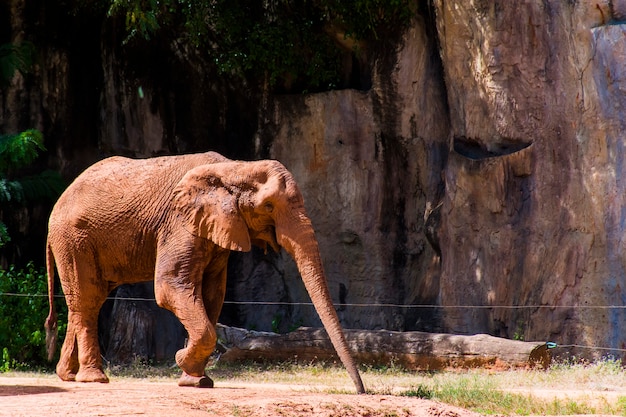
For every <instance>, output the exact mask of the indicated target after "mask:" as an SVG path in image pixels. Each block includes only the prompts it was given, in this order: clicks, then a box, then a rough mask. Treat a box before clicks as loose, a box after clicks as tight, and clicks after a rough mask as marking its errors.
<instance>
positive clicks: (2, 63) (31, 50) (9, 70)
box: [0, 42, 35, 84]
mask: <svg viewBox="0 0 626 417" xmlns="http://www.w3.org/2000/svg"><path fill="white" fill-rule="evenodd" d="M34 62H35V46H34V45H33V44H32V43H30V42H22V43H21V44H19V45H15V44H12V43H7V44H3V45H0V84H7V83H8V82H9V81H11V79H12V78H13V75H15V71H19V72H21V73H22V74H26V73H28V72H29V71H30V69H31V68H32V66H33V63H34Z"/></svg>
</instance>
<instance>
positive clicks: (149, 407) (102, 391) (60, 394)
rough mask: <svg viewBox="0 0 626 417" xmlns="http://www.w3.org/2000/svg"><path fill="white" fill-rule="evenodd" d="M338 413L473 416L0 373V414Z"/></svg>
mask: <svg viewBox="0 0 626 417" xmlns="http://www.w3.org/2000/svg"><path fill="white" fill-rule="evenodd" d="M68 415H69V416H180V417H183V416H185V417H186V416H192V417H195V416H203V417H208V416H235V417H244V416H254V417H289V416H298V417H300V416H302V417H304V416H307V417H309V416H312V417H321V416H324V417H326V416H328V417H330V416H339V417H396V416H397V417H409V416H436V417H473V416H478V414H476V413H472V412H469V411H467V410H463V409H460V408H456V407H451V406H449V405H446V404H442V403H438V402H434V401H428V400H423V399H418V398H409V397H397V396H388V395H349V394H328V393H324V392H311V390H310V389H307V390H306V391H303V387H297V386H296V387H292V386H288V385H262V384H243V383H242V384H239V383H237V384H228V383H224V384H219V383H218V384H217V387H216V388H213V389H198V388H180V387H178V386H177V385H176V383H175V382H172V381H160V382H151V381H147V380H133V379H120V380H113V381H111V382H110V383H109V384H80V383H73V382H62V381H60V380H59V379H57V378H56V377H52V376H51V377H47V376H46V377H0V416H12V417H17V416H29V417H34V416H42V417H43V416H46V417H48V416H68Z"/></svg>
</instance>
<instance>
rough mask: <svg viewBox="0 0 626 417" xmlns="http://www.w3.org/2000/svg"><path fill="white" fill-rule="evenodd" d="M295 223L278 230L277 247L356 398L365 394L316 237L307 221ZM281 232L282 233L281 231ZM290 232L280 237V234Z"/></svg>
mask: <svg viewBox="0 0 626 417" xmlns="http://www.w3.org/2000/svg"><path fill="white" fill-rule="evenodd" d="M299 217H300V218H299V219H298V220H297V221H296V222H297V223H299V227H294V228H292V227H289V228H279V227H277V230H276V235H277V238H278V243H279V244H280V245H281V246H282V247H283V248H285V250H287V252H288V253H289V254H290V255H291V256H292V257H293V259H294V260H295V261H296V264H297V266H298V270H299V271H300V275H301V276H302V280H303V281H304V285H305V287H306V290H307V291H308V293H309V296H310V297H311V301H312V302H313V305H314V306H315V310H317V314H318V315H319V316H320V319H321V320H322V324H323V325H324V328H325V329H326V332H327V333H328V337H329V338H330V341H331V342H332V344H333V346H334V347H335V351H336V352H337V355H338V356H339V359H340V360H341V362H342V363H343V365H344V366H345V367H346V370H347V371H348V374H349V375H350V377H351V378H352V381H354V385H355V386H356V390H357V392H358V393H359V394H363V393H365V388H364V386H363V381H362V380H361V376H360V374H359V371H358V369H357V367H356V365H355V363H354V359H353V358H352V355H351V354H350V349H349V348H348V344H347V342H346V339H345V336H344V334H343V330H342V329H341V324H340V323H339V317H337V312H336V311H335V307H334V306H333V303H332V299H331V296H330V292H329V291H328V284H327V282H326V276H325V274H324V269H323V267H322V262H321V257H320V254H319V248H318V245H317V240H316V239H315V234H314V232H313V228H312V226H311V223H310V220H309V219H308V218H307V217H306V216H304V215H301V216H299ZM281 229H282V230H281ZM287 230H288V231H289V232H287V233H288V234H286V233H282V231H287Z"/></svg>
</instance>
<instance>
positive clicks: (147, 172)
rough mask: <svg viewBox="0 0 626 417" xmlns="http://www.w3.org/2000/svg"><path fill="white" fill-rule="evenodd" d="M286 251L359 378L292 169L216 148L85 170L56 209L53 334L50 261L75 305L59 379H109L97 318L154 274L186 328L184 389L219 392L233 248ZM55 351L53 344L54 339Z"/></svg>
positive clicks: (51, 249)
mask: <svg viewBox="0 0 626 417" xmlns="http://www.w3.org/2000/svg"><path fill="white" fill-rule="evenodd" d="M252 244H254V245H257V246H260V247H262V248H267V246H268V245H269V246H270V247H272V248H273V249H274V250H279V247H281V246H282V247H283V248H285V250H286V251H287V252H288V253H289V254H290V255H291V256H292V257H293V258H294V260H295V261H296V264H297V265H298V268H299V270H300V273H301V275H302V279H303V281H304V283H305V286H306V288H307V290H308V292H309V294H310V296H311V300H312V301H313V304H314V305H315V307H316V310H317V311H318V314H319V315H320V318H321V319H322V323H323V324H324V327H325V328H326V331H327V332H328V335H329V337H330V339H331V341H332V343H333V345H334V346H335V349H336V350H337V354H338V355H339V357H340V359H341V360H342V362H343V363H344V365H345V366H346V369H347V370H348V372H349V374H350V376H351V377H352V379H353V381H354V383H355V386H356V388H357V391H358V392H359V393H361V392H364V388H363V384H362V382H361V379H360V376H359V373H358V370H357V368H356V366H355V364H354V361H353V359H352V357H351V355H350V352H349V350H348V347H347V344H346V341H345V338H344V336H343V332H342V329H341V326H340V324H339V320H338V318H337V315H336V312H335V310H334V308H333V305H332V301H331V298H330V294H329V292H328V288H327V284H326V278H325V275H324V271H323V268H322V263H321V260H320V255H319V249H318V244H317V241H316V239H315V235H314V231H313V227H312V225H311V222H310V220H309V218H308V216H307V214H306V211H305V209H304V202H303V199H302V195H301V193H300V191H299V190H298V186H297V184H296V182H295V181H294V179H293V177H292V175H291V174H290V173H289V172H288V171H287V170H286V168H285V167H284V166H283V165H282V164H280V163H279V162H277V161H270V160H263V161H255V162H242V161H231V160H228V159H226V158H224V157H223V156H221V155H219V154H216V153H213V152H209V153H204V154H192V155H181V156H168V157H159V158H149V159H143V160H141V159H128V158H122V157H112V158H108V159H105V160H103V161H100V162H98V163H96V164H95V165H93V166H91V167H90V168H88V169H87V170H86V171H85V172H84V173H82V174H81V175H80V176H79V177H78V178H77V179H76V180H75V181H74V182H73V183H72V184H71V185H70V186H69V187H68V189H67V190H66V191H65V192H64V193H63V195H62V196H61V197H60V198H59V200H58V202H57V203H56V205H55V207H54V208H53V210H52V214H51V215H50V222H49V230H48V243H47V261H48V262H47V263H48V286H49V289H48V291H49V295H50V297H51V298H50V314H49V316H48V319H47V320H46V329H47V330H48V333H49V334H54V332H55V330H56V313H55V311H54V308H53V303H52V296H53V292H54V267H55V263H56V267H57V270H58V273H59V276H60V281H61V285H62V287H63V291H64V293H65V297H66V301H67V305H68V311H69V313H68V326H67V333H66V337H65V342H64V343H63V348H62V351H61V356H60V360H59V362H58V364H57V368H56V370H57V374H58V375H59V377H60V378H61V379H63V380H67V381H72V380H75V381H82V382H107V381H108V378H107V376H106V375H105V374H104V372H103V371H102V363H101V359H100V350H99V346H98V336H97V335H98V332H97V324H98V313H99V310H100V308H101V306H102V304H103V302H104V301H105V299H106V297H107V295H108V294H109V293H110V292H111V290H113V289H114V288H115V287H117V286H118V285H120V284H125V283H135V282H141V281H150V280H152V279H154V284H155V285H154V286H155V295H156V300H157V303H158V305H159V306H161V307H164V308H166V309H168V310H170V311H172V312H173V313H174V314H175V315H176V316H177V317H178V319H179V320H180V321H181V323H182V324H183V325H184V326H185V328H186V330H187V332H188V334H189V340H188V345H187V346H186V347H185V348H184V349H181V350H179V351H178V352H177V354H176V362H177V364H178V365H179V366H180V368H181V369H182V371H183V373H182V376H181V378H180V380H179V385H182V386H195V387H212V386H213V381H211V379H210V378H208V377H207V376H206V375H205V367H206V364H207V361H208V358H209V355H210V354H211V353H212V351H213V349H214V348H215V343H216V332H215V325H216V323H217V319H218V316H219V314H220V310H221V308H222V304H223V302H224V295H225V292H226V267H227V263H228V256H229V253H230V251H231V250H237V251H249V250H250V248H251V245H252ZM48 346H49V347H50V348H52V349H49V357H52V355H53V346H54V344H53V343H50V344H49V345H48Z"/></svg>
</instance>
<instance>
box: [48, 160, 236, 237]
mask: <svg viewBox="0 0 626 417" xmlns="http://www.w3.org/2000/svg"><path fill="white" fill-rule="evenodd" d="M224 160H227V159H226V158H224V157H223V156H222V155H220V154H217V153H215V152H208V153H202V154H190V155H177V156H164V157H157V158H147V159H132V158H126V157H121V156H113V157H110V158H106V159H103V160H102V161H99V162H97V163H95V164H94V165H92V166H90V167H89V168H87V169H86V170H85V171H84V172H83V173H82V174H80V175H79V176H78V177H77V178H76V179H75V180H74V181H73V182H72V183H71V184H70V186H69V187H68V188H67V189H66V190H65V192H64V193H63V194H62V195H61V197H60V198H59V200H58V201H57V203H56V204H55V206H54V208H53V210H52V213H51V215H50V228H51V229H52V228H53V226H55V225H56V226H60V227H67V226H69V225H74V226H76V227H79V226H80V227H85V226H86V223H88V224H89V226H88V227H90V228H107V229H109V230H111V229H115V228H117V227H118V226H120V225H127V224H128V223H129V222H136V223H144V224H145V225H146V226H148V225H147V223H149V222H151V221H153V219H154V218H156V217H158V216H161V215H162V210H163V209H164V206H166V205H167V204H168V202H169V200H170V199H171V195H172V191H173V189H174V187H175V186H176V184H177V183H178V181H180V179H181V178H182V177H183V176H184V175H185V173H186V172H187V171H189V170H190V169H192V168H194V167H196V166H199V165H204V164H210V163H215V162H221V161H224Z"/></svg>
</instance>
